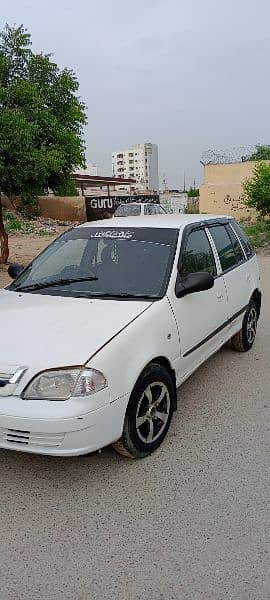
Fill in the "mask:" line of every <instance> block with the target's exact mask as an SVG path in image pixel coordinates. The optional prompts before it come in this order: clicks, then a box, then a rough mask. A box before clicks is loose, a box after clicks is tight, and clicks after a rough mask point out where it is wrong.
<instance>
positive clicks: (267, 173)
mask: <svg viewBox="0 0 270 600" xmlns="http://www.w3.org/2000/svg"><path fill="white" fill-rule="evenodd" d="M243 190H244V193H245V196H246V200H245V202H246V204H247V206H249V207H252V208H256V210H257V211H258V212H259V213H260V214H261V215H262V216H263V217H265V216H266V215H270V164H268V163H265V162H258V163H257V164H256V166H255V168H254V171H253V176H252V177H251V178H250V179H246V180H245V181H244V183H243Z"/></svg>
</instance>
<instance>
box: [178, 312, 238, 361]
mask: <svg viewBox="0 0 270 600" xmlns="http://www.w3.org/2000/svg"><path fill="white" fill-rule="evenodd" d="M247 307H248V304H246V306H244V307H243V308H241V310H238V311H237V313H235V314H234V315H233V316H232V317H230V318H229V319H227V320H226V321H225V322H224V323H222V325H220V327H217V329H215V330H214V331H212V332H211V333H209V335H207V336H206V337H205V338H204V339H203V340H201V341H200V342H199V343H198V344H196V346H193V348H190V350H188V351H187V352H185V354H183V358H186V356H189V355H190V354H192V352H195V351H196V350H198V349H199V348H201V346H203V345H204V344H206V343H207V342H209V341H210V340H211V339H212V338H213V337H215V335H217V334H218V333H220V332H221V331H222V329H225V327H228V325H230V324H231V323H233V321H235V319H237V318H238V317H240V315H242V314H243V313H244V312H245V311H246V310H247Z"/></svg>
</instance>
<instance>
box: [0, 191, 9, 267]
mask: <svg viewBox="0 0 270 600" xmlns="http://www.w3.org/2000/svg"><path fill="white" fill-rule="evenodd" d="M8 257H9V249H8V236H7V233H6V232H5V228H4V221H3V210H2V201H1V197H0V265H1V264H2V265H5V264H6V263H7V260H8Z"/></svg>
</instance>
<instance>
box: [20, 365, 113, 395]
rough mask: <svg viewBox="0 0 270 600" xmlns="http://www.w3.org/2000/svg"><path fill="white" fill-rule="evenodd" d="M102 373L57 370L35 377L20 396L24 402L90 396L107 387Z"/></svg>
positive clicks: (86, 370)
mask: <svg viewBox="0 0 270 600" xmlns="http://www.w3.org/2000/svg"><path fill="white" fill-rule="evenodd" d="M107 385H108V383H107V380H106V378H105V377H104V375H103V373H100V371H96V370H95V369H80V368H77V369H59V370H55V371H44V372H43V373H40V375H37V377H35V379H33V381H32V382H31V383H30V384H29V385H28V386H27V388H26V389H25V390H24V392H23V394H22V398H24V399H25V400H68V399H69V398H70V397H71V396H90V395H91V394H95V393H96V392H99V391H100V390H102V389H103V388H105V387H107Z"/></svg>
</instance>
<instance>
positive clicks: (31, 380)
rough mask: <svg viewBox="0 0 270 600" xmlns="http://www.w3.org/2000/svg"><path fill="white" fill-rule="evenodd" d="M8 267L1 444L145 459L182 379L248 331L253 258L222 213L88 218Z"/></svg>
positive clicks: (252, 312) (2, 295) (163, 430)
mask: <svg viewBox="0 0 270 600" xmlns="http://www.w3.org/2000/svg"><path fill="white" fill-rule="evenodd" d="M146 206H147V205H146ZM9 274H10V276H12V277H13V278H14V277H15V276H17V279H15V281H14V282H13V283H11V285H9V286H8V287H7V288H5V289H2V290H0V331H1V344H0V400H1V402H0V447H2V448H7V449H12V450H23V451H24V452H37V453H41V454H51V455H58V456H59V455H62V456H69V455H78V454H86V453H89V452H92V451H94V450H97V449H99V448H103V447H104V446H107V445H108V444H111V443H112V444H114V447H115V448H116V449H117V451H118V452H120V453H121V454H123V455H125V456H129V457H132V458H143V457H145V456H148V455H149V454H151V453H152V452H153V451H154V450H156V449H157V448H158V447H159V446H160V444H161V443H162V441H163V440H164V438H165V436H166V434H167V432H168V430H169V427H170V423H171V419H172V416H173V412H174V411H175V409H176V407H177V396H176V390H177V388H178V387H179V386H180V385H181V384H182V383H183V381H185V380H186V379H187V377H189V376H190V375H191V374H192V373H193V372H194V371H195V370H196V369H197V368H198V367H199V365H201V364H202V363H203V362H204V361H205V360H207V359H208V358H209V356H211V355H212V354H213V353H214V352H216V351H217V350H218V349H219V348H220V347H221V346H223V344H225V343H226V342H228V341H229V340H231V345H232V347H233V348H234V349H235V350H238V351H240V352H246V351H247V350H250V348H251V347H252V345H253V343H254V340H255V336H256V329H257V321H258V318H259V316H260V309H261V289H260V277H259V269H258V264H257V259H256V256H255V253H254V251H253V249H252V248H251V246H250V244H249V242H248V241H247V239H246V237H245V235H244V233H243V231H242V230H241V228H240V227H239V225H238V224H237V223H236V222H235V221H234V220H233V219H231V218H230V217H223V218H222V217H220V216H218V217H216V216H207V215H204V216H202V215H182V216H180V215H178V216H175V215H166V216H164V217H163V218H162V219H161V218H160V217H159V216H153V217H151V216H149V217H145V218H143V217H142V218H141V219H136V218H133V217H130V218H127V219H126V220H125V221H123V220H122V219H120V218H119V219H110V220H106V221H96V222H91V223H85V224H84V225H80V226H79V227H76V228H74V229H72V230H70V231H67V232H66V233H64V234H63V235H62V236H60V237H59V238H58V239H57V240H55V241H54V242H53V243H52V244H51V245H50V246H49V247H48V248H47V249H46V250H45V251H43V252H42V253H41V254H40V255H39V256H38V257H37V258H36V259H35V260H34V261H33V262H32V263H31V264H30V265H29V266H28V267H27V268H26V269H24V270H22V268H21V267H19V266H18V265H13V266H10V267H9ZM216 401H217V402H218V399H216Z"/></svg>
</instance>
